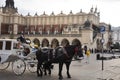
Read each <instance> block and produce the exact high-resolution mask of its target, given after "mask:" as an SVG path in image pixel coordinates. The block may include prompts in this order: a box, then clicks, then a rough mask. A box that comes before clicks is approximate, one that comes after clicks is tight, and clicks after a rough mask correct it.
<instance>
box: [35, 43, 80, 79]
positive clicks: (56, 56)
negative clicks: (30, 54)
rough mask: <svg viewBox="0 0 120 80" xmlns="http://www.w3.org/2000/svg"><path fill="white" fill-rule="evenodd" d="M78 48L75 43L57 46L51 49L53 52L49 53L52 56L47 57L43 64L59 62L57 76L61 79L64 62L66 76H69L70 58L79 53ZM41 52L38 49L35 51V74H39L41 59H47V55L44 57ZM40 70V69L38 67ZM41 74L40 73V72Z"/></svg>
mask: <svg viewBox="0 0 120 80" xmlns="http://www.w3.org/2000/svg"><path fill="white" fill-rule="evenodd" d="M79 48H81V46H77V45H68V46H66V47H60V46H59V47H57V48H56V49H55V51H52V52H54V53H52V54H51V55H52V58H51V59H49V60H48V61H46V63H45V64H46V65H50V64H52V63H58V64H59V73H58V76H59V79H63V76H62V68H63V64H64V63H65V65H66V69H67V77H68V78H71V75H70V73H69V68H70V64H71V62H72V58H73V57H74V55H75V54H78V53H79ZM81 50H82V49H81ZM42 54H43V53H42V51H40V50H38V51H37V52H36V56H37V60H38V66H37V67H38V68H37V75H39V71H38V70H39V69H40V66H41V65H42V63H43V61H45V60H46V59H48V58H47V57H45V56H44V55H42ZM40 72H42V71H41V69H40ZM50 72H51V71H50ZM41 76H42V74H41Z"/></svg>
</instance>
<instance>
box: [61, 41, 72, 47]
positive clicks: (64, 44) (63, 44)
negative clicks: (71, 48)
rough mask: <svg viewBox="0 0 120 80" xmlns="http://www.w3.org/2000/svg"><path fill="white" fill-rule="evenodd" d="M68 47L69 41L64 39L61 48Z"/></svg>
mask: <svg viewBox="0 0 120 80" xmlns="http://www.w3.org/2000/svg"><path fill="white" fill-rule="evenodd" d="M68 45H70V43H69V40H67V39H63V40H62V42H61V46H68Z"/></svg>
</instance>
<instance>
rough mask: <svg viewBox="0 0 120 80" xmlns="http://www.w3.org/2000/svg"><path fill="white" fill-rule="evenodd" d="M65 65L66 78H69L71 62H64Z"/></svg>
mask: <svg viewBox="0 0 120 80" xmlns="http://www.w3.org/2000/svg"><path fill="white" fill-rule="evenodd" d="M65 64H66V69H67V77H68V78H71V75H70V73H69V68H70V64H71V62H66V63H65Z"/></svg>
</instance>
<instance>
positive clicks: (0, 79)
mask: <svg viewBox="0 0 120 80" xmlns="http://www.w3.org/2000/svg"><path fill="white" fill-rule="evenodd" d="M105 56H111V55H110V54H105ZM87 60H89V62H88V63H86V61H87ZM103 63H104V67H103V69H104V70H102V61H101V60H96V54H91V56H90V58H89V59H86V57H84V59H83V60H82V61H73V62H72V64H71V67H70V73H71V76H72V78H71V79H68V78H67V76H66V67H65V65H64V68H63V72H62V73H63V77H64V79H63V80H120V59H119V58H117V59H111V60H104V61H103ZM0 80H58V64H55V65H54V69H53V70H52V75H51V76H48V75H47V76H43V77H42V78H41V77H37V76H36V73H31V72H29V71H28V70H26V71H25V73H24V74H23V75H22V76H16V75H15V74H14V73H13V72H12V68H11V66H9V68H8V69H6V70H4V71H0Z"/></svg>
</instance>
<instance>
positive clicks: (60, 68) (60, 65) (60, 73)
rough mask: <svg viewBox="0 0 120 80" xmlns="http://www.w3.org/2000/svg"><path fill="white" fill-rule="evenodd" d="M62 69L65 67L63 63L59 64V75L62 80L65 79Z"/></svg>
mask: <svg viewBox="0 0 120 80" xmlns="http://www.w3.org/2000/svg"><path fill="white" fill-rule="evenodd" d="M62 67H63V63H62V62H60V63H59V74H58V75H59V79H60V80H61V79H63V76H62Z"/></svg>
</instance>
